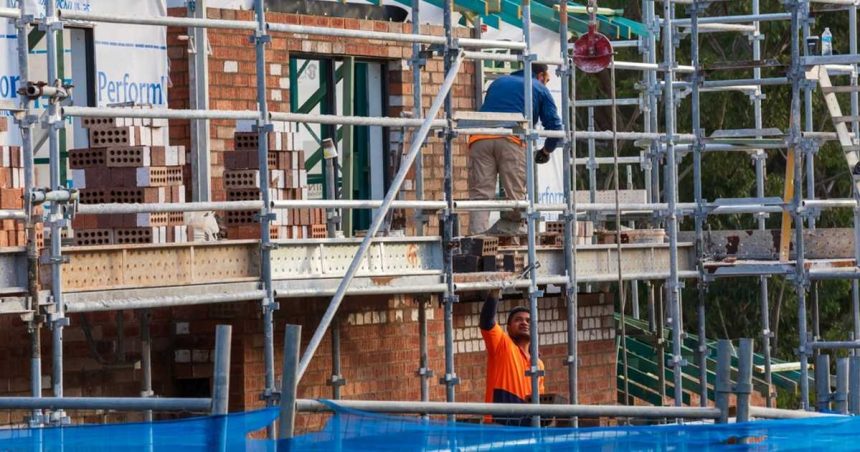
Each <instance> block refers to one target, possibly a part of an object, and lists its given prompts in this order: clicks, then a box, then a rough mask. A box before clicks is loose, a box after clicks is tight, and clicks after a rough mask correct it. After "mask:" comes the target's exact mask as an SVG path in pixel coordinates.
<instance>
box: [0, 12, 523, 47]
mask: <svg viewBox="0 0 860 452" xmlns="http://www.w3.org/2000/svg"><path fill="white" fill-rule="evenodd" d="M9 14H11V10H10V11H9ZM59 14H60V18H61V19H67V20H78V21H86V22H101V23H115V24H129V25H160V26H169V27H183V28H194V27H197V28H215V29H233V30H249V31H250V30H256V29H257V22H256V21H240V20H221V19H197V18H187V17H167V16H163V17H162V16H158V17H155V16H151V17H139V16H120V15H110V14H93V13H82V12H77V11H60V13H59ZM4 17H12V18H16V17H19V16H18V15H17V14H16V15H14V16H11V15H10V16H4ZM266 26H267V28H268V30H269V31H271V32H275V33H294V34H306V35H317V36H334V37H340V38H355V39H376V40H380V41H393V42H416V43H420V44H445V37H444V36H430V35H419V34H411V33H390V32H384V31H371V30H352V29H344V28H332V27H316V26H309V25H296V24H281V23H271V22H270V23H268V24H267V25H266ZM455 41H456V42H457V44H459V46H460V47H464V48H482V49H511V50H523V49H525V44H524V43H522V42H515V41H500V40H489V39H473V38H459V39H456V40H455Z"/></svg>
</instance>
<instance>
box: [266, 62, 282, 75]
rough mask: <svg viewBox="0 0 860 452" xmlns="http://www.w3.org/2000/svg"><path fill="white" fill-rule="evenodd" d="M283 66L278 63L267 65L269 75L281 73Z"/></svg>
mask: <svg viewBox="0 0 860 452" xmlns="http://www.w3.org/2000/svg"><path fill="white" fill-rule="evenodd" d="M282 70H283V67H282V66H281V65H280V64H270V65H269V75H281V73H282Z"/></svg>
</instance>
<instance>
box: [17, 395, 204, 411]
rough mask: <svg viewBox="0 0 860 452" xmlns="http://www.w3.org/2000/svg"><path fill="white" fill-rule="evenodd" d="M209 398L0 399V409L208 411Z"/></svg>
mask: <svg viewBox="0 0 860 452" xmlns="http://www.w3.org/2000/svg"><path fill="white" fill-rule="evenodd" d="M211 405H212V399H208V398H205V399H204V398H168V397H0V410H117V411H150V410H151V411H209V409H210V408H211Z"/></svg>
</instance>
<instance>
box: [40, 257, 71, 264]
mask: <svg viewBox="0 0 860 452" xmlns="http://www.w3.org/2000/svg"><path fill="white" fill-rule="evenodd" d="M39 263H40V264H42V265H49V264H54V263H59V264H68V263H69V256H68V255H66V254H63V255H60V256H56V257H55V256H51V255H50V254H43V255H41V256H39Z"/></svg>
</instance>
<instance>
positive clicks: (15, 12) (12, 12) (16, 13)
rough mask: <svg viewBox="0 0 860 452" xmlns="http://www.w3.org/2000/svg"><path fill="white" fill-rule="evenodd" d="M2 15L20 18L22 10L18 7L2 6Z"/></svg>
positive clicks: (0, 13) (0, 10) (9, 17)
mask: <svg viewBox="0 0 860 452" xmlns="http://www.w3.org/2000/svg"><path fill="white" fill-rule="evenodd" d="M0 17H5V18H7V19H19V18H20V17H21V10H20V9H18V8H0Z"/></svg>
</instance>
